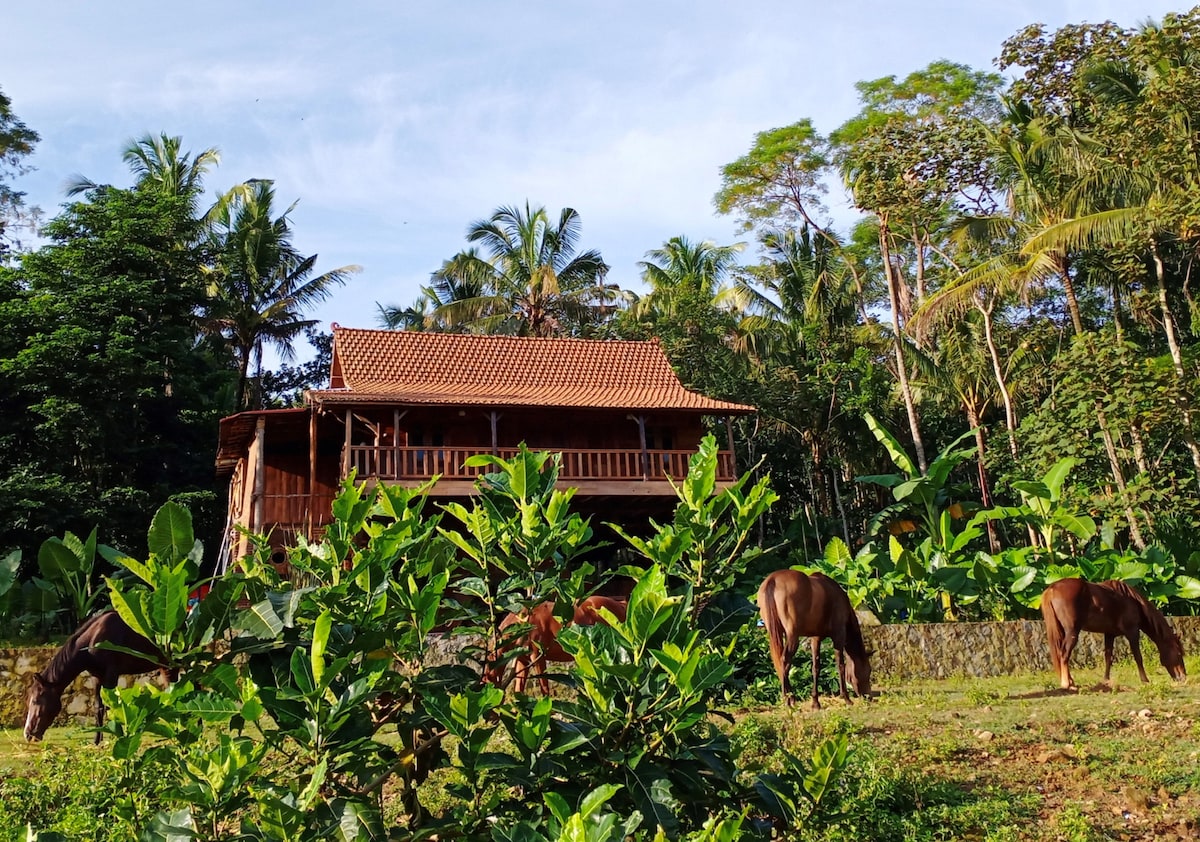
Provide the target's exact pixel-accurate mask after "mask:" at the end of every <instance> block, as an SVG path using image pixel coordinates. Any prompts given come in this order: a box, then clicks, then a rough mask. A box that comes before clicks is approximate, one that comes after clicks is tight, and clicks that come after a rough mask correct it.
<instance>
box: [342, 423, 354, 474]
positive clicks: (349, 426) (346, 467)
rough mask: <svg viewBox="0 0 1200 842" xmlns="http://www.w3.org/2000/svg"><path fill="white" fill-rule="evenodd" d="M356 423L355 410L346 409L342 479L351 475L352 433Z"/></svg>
mask: <svg viewBox="0 0 1200 842" xmlns="http://www.w3.org/2000/svg"><path fill="white" fill-rule="evenodd" d="M353 425H354V410H352V409H347V410H346V443H345V444H343V445H342V479H345V478H346V477H348V476H350V433H351V431H352V430H353Z"/></svg>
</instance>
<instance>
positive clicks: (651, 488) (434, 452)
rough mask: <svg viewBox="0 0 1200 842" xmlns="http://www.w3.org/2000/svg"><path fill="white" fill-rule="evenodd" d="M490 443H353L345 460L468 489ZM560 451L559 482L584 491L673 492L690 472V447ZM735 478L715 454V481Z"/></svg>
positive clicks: (398, 477) (505, 453)
mask: <svg viewBox="0 0 1200 842" xmlns="http://www.w3.org/2000/svg"><path fill="white" fill-rule="evenodd" d="M491 452H492V451H491V449H490V448H486V447H427V446H407V447H393V446H378V447H376V446H371V445H352V446H351V447H350V452H349V458H348V459H347V460H346V461H345V462H343V464H344V465H348V467H349V468H350V469H352V470H354V471H355V472H356V474H357V476H358V478H359V479H375V480H377V481H379V482H387V483H396V484H399V485H405V486H410V487H411V486H416V485H419V484H420V483H422V482H425V481H427V480H429V479H430V478H431V477H433V476H440V479H439V480H438V484H437V486H436V488H435V492H436V493H439V494H470V493H473V491H474V486H475V480H476V478H477V477H479V476H480V475H481V474H484V473H486V472H487V469H485V468H478V467H467V466H466V465H465V464H464V463H465V462H466V461H467V459H468V458H470V457H471V456H476V455H479V454H483V453H491ZM517 452H518V451H517V449H516V448H503V447H502V448H500V449H499V450H498V451H497V452H496V455H497V456H500V457H502V458H504V459H511V458H512V457H514V456H516V455H517ZM555 452H558V453H561V454H562V467H561V469H560V470H559V475H558V476H559V484H560V485H564V486H573V487H575V488H578V489H579V490H580V492H581V493H591V494H613V495H622V494H624V495H630V496H656V495H660V494H661V495H673V494H674V491H672V490H671V487H670V485H669V484H668V483H667V482H666V479H667V477H671V478H672V479H675V480H678V479H681V478H682V477H684V476H686V475H687V470H688V461H689V460H690V459H691V458H692V456H693V455H694V454H695V451H692V450H648V451H646V454H645V458H644V459H643V454H642V451H641V450H556V451H555ZM734 479H735V476H734V462H733V454H732V453H730V452H729V451H725V450H723V451H720V452H719V453H718V454H717V481H718V483H722V484H727V483H730V482H732V481H733V480H734Z"/></svg>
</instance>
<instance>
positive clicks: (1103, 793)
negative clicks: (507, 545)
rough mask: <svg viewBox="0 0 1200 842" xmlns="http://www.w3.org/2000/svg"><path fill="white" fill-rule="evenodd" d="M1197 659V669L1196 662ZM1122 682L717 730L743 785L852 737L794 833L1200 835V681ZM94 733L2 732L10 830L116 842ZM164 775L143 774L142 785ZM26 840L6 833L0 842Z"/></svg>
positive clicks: (1023, 678)
mask: <svg viewBox="0 0 1200 842" xmlns="http://www.w3.org/2000/svg"><path fill="white" fill-rule="evenodd" d="M1188 666H1189V671H1190V672H1191V673H1192V674H1193V675H1198V674H1200V659H1197V660H1195V661H1190V662H1189V664H1188ZM1114 677H1115V679H1116V681H1115V683H1114V685H1113V686H1112V687H1103V686H1100V685H1099V673H1098V672H1097V671H1094V670H1082V671H1078V673H1077V680H1078V681H1079V683H1080V685H1081V687H1082V688H1083V689H1082V690H1080V691H1079V692H1077V693H1063V692H1060V691H1059V690H1058V689H1057V687H1056V686H1055V683H1054V681H1053V676H1052V675H1051V674H1050V673H1049V671H1048V670H1047V671H1046V672H1045V673H1037V674H1030V675H1018V676H1006V677H1002V678H989V679H969V680H968V679H952V680H945V681H922V682H913V683H908V684H904V685H892V684H889V683H887V682H886V681H884V682H880V683H881V686H880V687H878V688H877V689H878V690H879V693H878V696H877V697H876V698H875V699H874V700H873V701H871V702H866V703H864V702H861V701H859V702H856V703H855V704H853V705H849V706H847V705H846V704H844V703H843V702H841V701H840V700H839V699H837V698H829V699H823V700H822V704H823V705H824V708H823V709H822V710H820V711H813V710H809V709H808V706H807V704H801V705H798V706H797V707H796V708H793V709H791V710H789V709H786V708H783V707H781V706H776V705H761V706H758V707H755V708H753V709H749V710H746V709H738V710H737V711H736V712H735V713H734V718H735V723H734V724H733V725H732V726H728V725H724V726H722V727H728V728H731V732H732V740H733V743H734V745H735V747H736V748H737V750H738V751H739V752H740V757H739V766H740V768H741V769H742V770H743V783H745V784H746V785H747V786H750V785H752V783H753V776H754V774H756V773H760V772H778V771H781V770H782V769H783V767H784V758H783V751H784V750H786V751H788V752H790V753H792V754H794V755H796V756H798V757H800V758H801V759H803V760H805V761H806V762H807V761H808V758H809V757H810V756H811V754H812V751H813V748H814V747H815V746H816V745H818V744H819V743H820V742H821V741H822V740H823V739H825V738H826V737H828V736H830V735H833V734H836V733H846V734H848V735H849V737H850V746H851V749H852V753H851V758H850V761H849V762H848V764H847V767H846V769H845V771H844V773H843V775H842V777H841V779H840V780H839V782H838V785H837V787H836V789H835V791H834V793H833V794H832V796H831V798H830V800H829V801H828V803H826V804H825V805H824V806H823V808H822V810H821V811H820V812H819V814H818V815H816V816H814V817H812V818H811V819H809V820H808V821H807V822H805V823H804V824H803V826H802V827H799V828H794V829H792V830H790V831H789V832H788V833H787V834H786V838H788V839H794V840H799V841H800V842H804V840H818V839H820V840H851V839H853V840H857V841H858V842H871V840H880V842H882V840H892V839H898V840H914V842H916V840H950V839H965V840H979V842H1015V840H1031V841H1032V842H1051V841H1052V840H1066V841H1067V842H1094V841H1096V842H1098V840H1105V839H1168V840H1170V839H1188V838H1196V837H1197V836H1200V679H1193V680H1192V682H1191V683H1186V684H1182V685H1180V684H1175V683H1173V682H1171V681H1170V680H1169V679H1168V678H1167V677H1166V675H1164V674H1163V673H1162V671H1161V669H1160V668H1158V666H1157V664H1155V665H1154V668H1153V669H1152V670H1151V678H1152V683H1151V684H1150V685H1146V686H1143V685H1142V684H1141V683H1140V682H1139V681H1138V679H1137V674H1136V672H1135V671H1134V670H1133V668H1132V666H1127V665H1121V666H1119V667H1118V668H1117V670H1116V674H1115V676H1114ZM713 721H714V722H720V721H722V720H720V719H718V718H716V717H714V719H713ZM92 735H93V734H92V731H90V730H89V729H87V728H82V727H68V728H54V729H51V730H50V731H49V732H48V734H47V738H46V740H45V741H44V742H42V743H38V744H33V745H27V744H26V743H25V742H24V740H23V739H22V737H21V734H20V731H19V730H17V729H12V730H6V731H0V827H3V828H4V829H5V832H8V827H9V826H10V824H9V823H15V822H21V823H22V824H21V825H20V826H22V827H23V821H25V820H28V819H26V818H22V817H23V816H29V815H31V812H30V811H32V810H34V809H42V808H45V809H50V808H53V809H55V810H57V811H58V813H57V814H56V815H58V816H59V817H60V818H61V819H62V821H63V822H65V824H62V825H61V826H62V827H64V828H68V829H69V830H70V831H71V832H72V833H73V834H75V835H72V836H70V838H98V839H103V838H106V837H104V836H93V835H88V832H86V831H87V825H86V822H87V821H88V819H87V816H89V815H99V814H100V813H101V812H102V811H104V810H114V809H120V808H121V805H120V803H119V796H120V795H122V793H121V792H114V782H115V781H118V780H119V771H120V770H119V769H118V768H117V767H116V766H115V764H113V763H112V761H111V760H110V759H109V758H108V754H107V751H108V748H109V747H110V746H109V745H108V744H106V745H104V746H101V747H100V748H99V749H96V748H94V747H93V746H92V745H91V740H92ZM453 779H454V775H453V773H451V772H439V773H436V774H435V775H434V776H433V778H431V780H430V781H429V782H427V784H426V785H425V786H423V788H422V794H421V798H422V801H423V803H424V805H425V807H426V808H427V809H429V810H430V811H431V812H433V813H435V814H436V813H440V812H442V810H443V809H444V808H445V806H446V805H445V798H446V797H447V796H446V793H444V791H443V787H444V786H445V785H446V784H447V783H450V782H452V781H453ZM154 784H155V782H154V781H153V780H152V779H149V778H147V779H146V780H145V781H144V782H143V785H144V786H145V787H146V790H145V792H147V793H148V792H149V791H150V790H151V789H152V788H153V787H154ZM147 799H148V796H145V797H143V798H142V799H141V800H142V802H143V803H144V802H146V801H147ZM127 806H128V805H127ZM134 806H136V805H134ZM393 815H394V813H393ZM12 826H14V827H15V826H17V825H15V824H13V825H12ZM56 829H57V828H56ZM15 832H16V831H13V833H15ZM63 832H66V831H65V830H64V831H63ZM18 838H22V837H19V835H7V836H6V835H4V833H0V842H8V840H9V839H14V840H15V839H18Z"/></svg>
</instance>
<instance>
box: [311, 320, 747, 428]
mask: <svg viewBox="0 0 1200 842" xmlns="http://www.w3.org/2000/svg"><path fill="white" fill-rule="evenodd" d="M331 374H332V376H331V388H329V389H325V390H317V391H313V392H309V393H308V394H309V399H310V400H311V401H315V402H317V403H358V402H388V403H402V404H457V405H463V404H466V405H475V406H478V405H484V406H544V407H562V408H568V407H569V408H594V409H671V410H687V411H693V412H700V413H706V414H713V415H743V414H750V413H753V412H755V411H756V410H755V408H754V407H752V406H745V405H742V404H737V403H730V402H727V401H721V400H715V399H713V398H709V397H705V396H704V395H701V394H698V393H696V392H692V391H689V390H687V389H685V388H684V387H683V385H682V384H681V383H680V382H679V378H678V377H676V376H675V372H674V371H673V370H672V369H671V364H670V362H669V361H668V360H667V356H666V354H664V353H663V350H662V347H661V346H660V345H659V344H658V343H657V342H629V341H622V340H596V339H543V338H537V337H518V336H490V335H476V334H457V333H419V332H408V331H395V330H363V329H354V328H344V327H340V326H337V325H335V326H334V330H333V365H332V372H331Z"/></svg>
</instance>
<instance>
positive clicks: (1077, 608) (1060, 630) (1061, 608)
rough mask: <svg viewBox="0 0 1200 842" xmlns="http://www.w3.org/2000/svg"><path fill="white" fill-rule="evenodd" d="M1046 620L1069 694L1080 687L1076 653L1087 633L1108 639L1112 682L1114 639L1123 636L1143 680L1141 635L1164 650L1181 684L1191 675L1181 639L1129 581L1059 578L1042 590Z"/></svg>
mask: <svg viewBox="0 0 1200 842" xmlns="http://www.w3.org/2000/svg"><path fill="white" fill-rule="evenodd" d="M1042 618H1043V619H1044V620H1045V621H1046V637H1048V638H1049V641H1050V661H1051V663H1053V664H1054V669H1055V670H1057V671H1058V680H1059V684H1060V685H1061V686H1062V688H1063V689H1064V690H1074V689H1076V688H1075V681H1074V679H1072V678H1071V653H1072V652H1073V651H1074V650H1075V644H1076V642H1077V641H1078V640H1079V632H1081V631H1090V632H1100V633H1101V634H1103V635H1104V682H1105V683H1106V684H1107V683H1108V681H1109V676H1110V675H1111V673H1112V660H1113V641H1114V640H1116V638H1117V635H1122V636H1124V637H1125V639H1126V640H1128V641H1129V651H1130V652H1132V653H1133V660H1134V663H1136V664H1137V668H1138V675H1140V676H1141V679H1142V681H1143V682H1148V681H1149V680H1150V679H1149V678H1147V677H1146V668H1145V667H1144V666H1142V647H1141V632H1145V633H1146V635H1147V636H1148V637H1149V638H1150V639H1151V640H1153V641H1154V643H1155V645H1156V646H1158V657H1159V660H1160V661H1161V662H1162V665H1163V666H1164V667H1166V669H1167V673H1168V674H1169V675H1170V676H1171V677H1172V678H1174V679H1175V680H1176V681H1180V680H1182V679H1183V678H1184V677H1185V676H1186V675H1187V670H1186V669H1185V668H1184V666H1183V643H1182V642H1181V641H1180V639H1179V635H1177V634H1175V632H1174V631H1172V630H1171V626H1170V625H1169V624H1168V623H1167V618H1166V617H1164V616H1163V615H1162V612H1161V611H1159V610H1158V609H1157V608H1155V607H1154V606H1153V605H1151V604H1150V602H1149V601H1148V600H1147V599H1146V597H1144V596H1142V595H1141V594H1140V593H1138V592H1137V591H1135V590H1134V589H1133V588H1131V587H1129V585H1127V584H1125V583H1124V582H1121V581H1117V580H1112V581H1108V582H1100V583H1099V584H1097V583H1094V582H1087V581H1085V580H1083V579H1059V580H1058V581H1057V582H1055V583H1054V584H1052V585H1051V586H1050V587H1048V588H1046V590H1044V591H1042Z"/></svg>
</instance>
